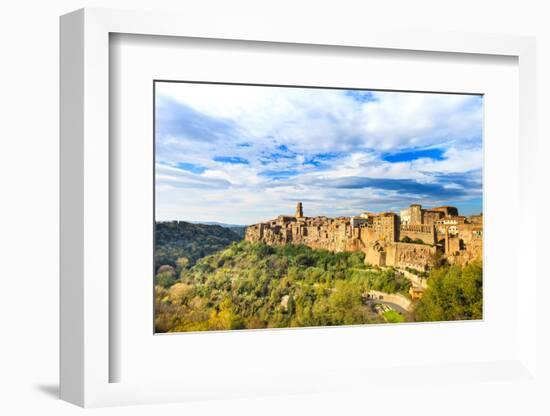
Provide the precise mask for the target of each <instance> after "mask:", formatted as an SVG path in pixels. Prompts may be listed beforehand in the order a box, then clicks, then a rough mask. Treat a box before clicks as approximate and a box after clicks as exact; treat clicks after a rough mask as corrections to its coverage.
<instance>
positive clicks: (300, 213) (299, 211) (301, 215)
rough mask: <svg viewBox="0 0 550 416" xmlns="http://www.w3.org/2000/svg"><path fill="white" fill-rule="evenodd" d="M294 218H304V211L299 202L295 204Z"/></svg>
mask: <svg viewBox="0 0 550 416" xmlns="http://www.w3.org/2000/svg"><path fill="white" fill-rule="evenodd" d="M296 218H304V211H303V208H302V203H301V202H298V203H297V204H296Z"/></svg>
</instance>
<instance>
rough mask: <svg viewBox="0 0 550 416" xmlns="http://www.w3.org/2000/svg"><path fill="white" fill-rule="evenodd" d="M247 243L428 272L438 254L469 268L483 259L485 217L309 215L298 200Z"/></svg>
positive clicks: (444, 211)
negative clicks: (353, 254)
mask: <svg viewBox="0 0 550 416" xmlns="http://www.w3.org/2000/svg"><path fill="white" fill-rule="evenodd" d="M245 240H247V241H250V242H262V243H265V244H268V245H279V244H303V245H306V246H309V247H311V248H315V249H325V250H330V251H334V252H341V251H362V252H364V253H365V262H366V263H369V264H372V265H377V266H393V267H398V268H402V269H406V268H409V269H414V270H418V271H422V272H423V271H428V270H429V269H430V267H431V266H432V263H433V261H434V259H436V258H437V254H439V255H441V256H443V257H444V258H446V260H447V261H448V262H449V263H451V264H460V265H465V264H467V263H469V262H471V261H473V260H475V259H479V258H481V256H482V247H483V244H482V241H483V217H482V215H481V214H480V215H473V216H468V217H466V216H462V215H459V212H458V209H457V208H455V207H451V206H442V207H436V208H430V209H424V208H422V206H421V205H419V204H413V205H411V206H410V207H409V208H407V209H404V210H402V211H400V213H399V214H396V213H394V212H383V213H371V212H363V213H362V214H360V215H358V216H353V217H336V218H329V217H324V216H319V217H306V216H304V213H303V206H302V203H301V202H298V204H297V206H296V213H295V215H294V216H287V215H280V216H279V217H277V218H276V219H273V220H271V221H267V222H263V223H259V224H254V225H251V226H249V227H247V229H246V233H245Z"/></svg>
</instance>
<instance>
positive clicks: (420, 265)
mask: <svg viewBox="0 0 550 416" xmlns="http://www.w3.org/2000/svg"><path fill="white" fill-rule="evenodd" d="M436 250H437V248H436V247H433V246H428V245H425V244H409V243H394V244H390V245H389V246H388V247H386V252H387V254H386V266H394V267H402V268H405V267H410V268H412V269H416V270H420V271H424V270H426V267H427V266H430V265H431V259H432V256H433V255H434V254H435V252H436Z"/></svg>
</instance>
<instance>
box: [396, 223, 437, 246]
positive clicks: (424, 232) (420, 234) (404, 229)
mask: <svg viewBox="0 0 550 416" xmlns="http://www.w3.org/2000/svg"><path fill="white" fill-rule="evenodd" d="M405 237H409V238H410V239H411V240H416V239H418V240H422V241H423V242H424V243H426V244H431V245H434V244H435V243H436V242H437V241H436V232H435V227H434V226H433V225H402V226H401V227H400V230H399V240H403V238H405Z"/></svg>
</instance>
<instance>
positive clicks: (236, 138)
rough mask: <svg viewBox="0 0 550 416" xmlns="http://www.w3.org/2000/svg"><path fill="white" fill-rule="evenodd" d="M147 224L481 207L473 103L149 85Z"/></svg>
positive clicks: (474, 99)
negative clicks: (151, 158)
mask: <svg viewBox="0 0 550 416" xmlns="http://www.w3.org/2000/svg"><path fill="white" fill-rule="evenodd" d="M155 111H156V142H155V146H156V161H155V172H156V216H157V220H172V219H178V220H189V221H218V222H225V223H233V224H251V223H255V222H259V221H263V220H267V219H270V218H274V217H276V216H277V215H279V214H283V213H285V214H291V213H293V211H294V207H295V205H296V202H297V201H302V202H303V204H304V213H305V214H306V215H308V216H315V215H327V216H340V215H346V216H348V215H357V214H359V213H361V212H363V211H371V212H379V211H399V210H400V209H403V208H405V207H407V206H408V205H410V204H411V203H420V204H422V205H424V206H426V207H430V206H437V205H455V206H457V207H458V208H459V210H460V211H461V213H463V214H466V215H469V214H476V213H479V212H481V210H482V183H481V180H482V162H483V157H482V135H483V132H482V126H483V99H482V97H480V96H472V95H457V94H425V93H400V92H381V91H359V90H338V89H312V88H285V87H262V86H242V85H221V84H189V83H170V82H157V83H156V97H155Z"/></svg>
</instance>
